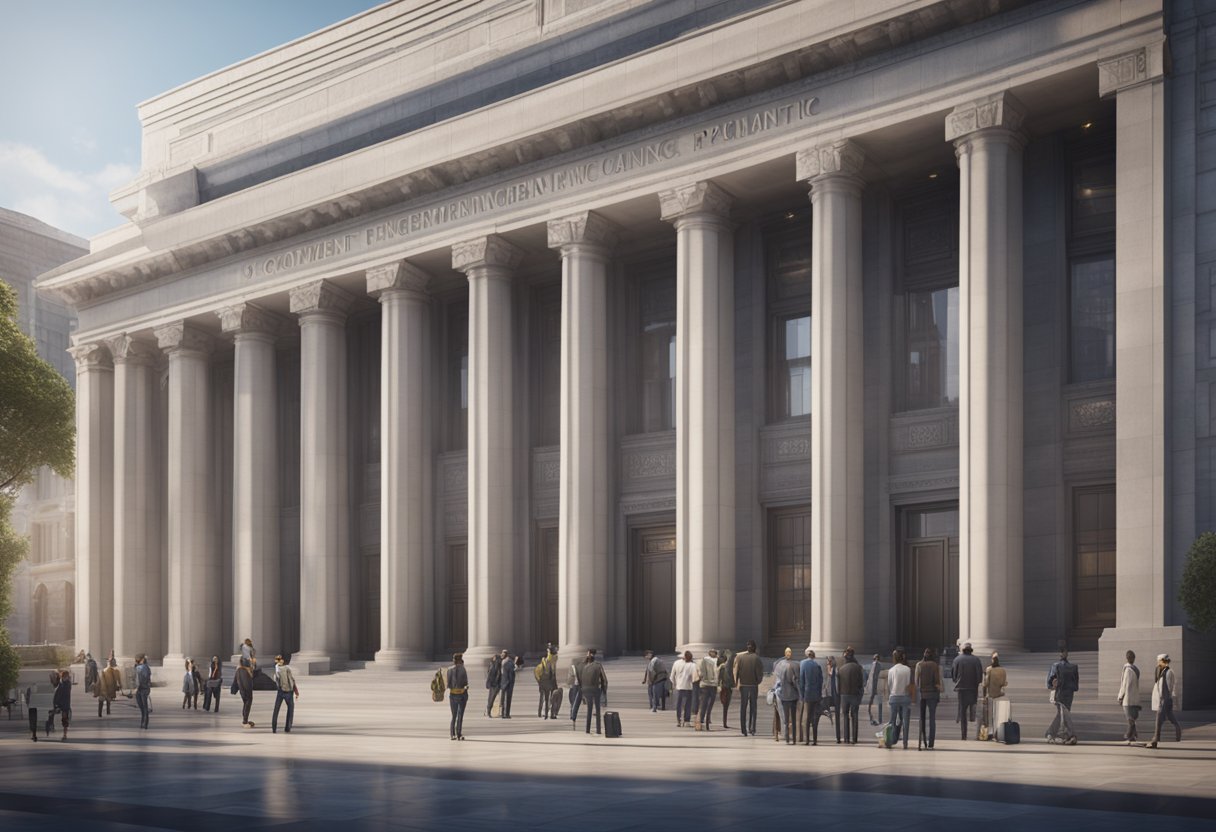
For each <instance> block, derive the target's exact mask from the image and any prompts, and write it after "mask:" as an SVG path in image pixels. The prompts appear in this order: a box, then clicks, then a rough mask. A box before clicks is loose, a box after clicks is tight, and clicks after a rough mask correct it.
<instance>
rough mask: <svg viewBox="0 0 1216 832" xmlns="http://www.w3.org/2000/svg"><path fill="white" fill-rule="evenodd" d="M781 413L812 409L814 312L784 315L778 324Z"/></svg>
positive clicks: (777, 375)
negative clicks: (811, 313) (810, 313)
mask: <svg viewBox="0 0 1216 832" xmlns="http://www.w3.org/2000/svg"><path fill="white" fill-rule="evenodd" d="M776 331H777V337H778V339H779V340H780V343H779V344H778V346H777V351H776V352H777V367H776V373H775V378H774V381H775V382H776V384H777V388H778V389H777V397H778V401H779V411H778V413H779V414H780V415H781V416H783V417H785V418H793V417H795V416H806V415H808V414H809V413H810V412H811V316H810V315H793V316H788V317H784V318H780V319H779V320H778V322H777V326H776Z"/></svg>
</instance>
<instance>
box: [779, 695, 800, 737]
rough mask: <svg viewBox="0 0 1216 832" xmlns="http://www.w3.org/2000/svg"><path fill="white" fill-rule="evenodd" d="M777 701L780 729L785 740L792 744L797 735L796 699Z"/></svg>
mask: <svg viewBox="0 0 1216 832" xmlns="http://www.w3.org/2000/svg"><path fill="white" fill-rule="evenodd" d="M778 702H779V703H780V705H781V731H782V733H784V734H785V741H786V742H788V743H789V744H790V745H793V744H794V742H795V741H796V740H797V737H798V700H797V699H780V700H778Z"/></svg>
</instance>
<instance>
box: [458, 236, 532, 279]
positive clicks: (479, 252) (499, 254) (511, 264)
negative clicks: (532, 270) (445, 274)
mask: <svg viewBox="0 0 1216 832" xmlns="http://www.w3.org/2000/svg"><path fill="white" fill-rule="evenodd" d="M523 259H524V251H523V249H521V248H520V247H519V246H517V245H515V244H514V243H509V242H507V241H506V240H505V239H503V238H502V237H500V236H498V235H497V234H487V235H486V236H484V237H477V238H475V239H472V240H464V241H463V242H459V243H456V244H454V245H453V246H452V268H453V269H455V270H456V271H458V272H464V273H465V274H468V273H469V272H470V271H472V270H474V269H478V268H485V267H488V266H498V267H501V268H505V269H514V268H516V267H517V266H519V264H520V263H521V262H523Z"/></svg>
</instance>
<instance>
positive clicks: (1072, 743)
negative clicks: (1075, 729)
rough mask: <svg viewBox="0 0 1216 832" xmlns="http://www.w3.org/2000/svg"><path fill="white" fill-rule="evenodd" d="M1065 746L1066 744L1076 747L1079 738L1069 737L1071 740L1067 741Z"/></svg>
mask: <svg viewBox="0 0 1216 832" xmlns="http://www.w3.org/2000/svg"><path fill="white" fill-rule="evenodd" d="M1064 744H1065V745H1076V744H1077V738H1076V737H1069V738H1068V739H1067V741H1065V743H1064Z"/></svg>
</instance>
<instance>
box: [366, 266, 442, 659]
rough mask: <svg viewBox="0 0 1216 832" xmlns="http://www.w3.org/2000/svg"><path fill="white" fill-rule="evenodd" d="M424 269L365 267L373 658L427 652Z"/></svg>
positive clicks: (429, 582)
mask: <svg viewBox="0 0 1216 832" xmlns="http://www.w3.org/2000/svg"><path fill="white" fill-rule="evenodd" d="M428 280H429V275H427V274H425V273H423V272H421V271H420V270H418V269H416V268H414V267H413V266H411V265H410V264H408V263H404V262H402V263H395V264H392V265H390V266H384V267H380V268H377V269H370V270H368V273H367V289H368V292H369V293H371V294H375V295H378V297H379V301H380V309H381V318H380V649H379V650H378V651H377V652H376V664H377V665H383V666H384V667H387V668H401V667H404V666H406V664H407V663H409V662H412V661H423V660H425V659H426V658H427V655H428V653H429V651H430V647H431V641H432V625H431V616H432V611H433V605H432V595H433V586H434V568H433V565H432V554H431V552H432V532H431V512H430V509H431V501H430V490H431V466H432V456H431V419H430V412H431V401H430V396H429V395H428V392H429V390H430V365H431V311H430V298H429V297H428V296H427V294H426V285H427V282H428Z"/></svg>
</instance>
